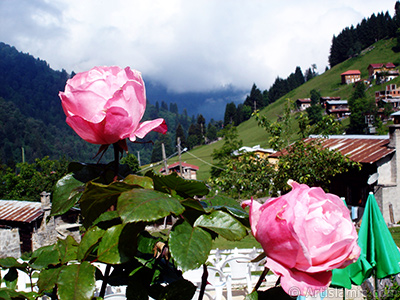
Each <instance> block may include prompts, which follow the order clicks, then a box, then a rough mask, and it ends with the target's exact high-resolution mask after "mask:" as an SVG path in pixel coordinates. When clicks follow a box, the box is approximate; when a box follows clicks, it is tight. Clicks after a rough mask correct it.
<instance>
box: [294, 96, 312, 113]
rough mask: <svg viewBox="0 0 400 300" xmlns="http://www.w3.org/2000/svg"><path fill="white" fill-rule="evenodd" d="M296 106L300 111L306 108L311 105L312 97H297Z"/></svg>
mask: <svg viewBox="0 0 400 300" xmlns="http://www.w3.org/2000/svg"><path fill="white" fill-rule="evenodd" d="M296 106H297V109H298V110H299V111H303V110H306V109H307V108H309V107H310V106H311V99H310V98H303V99H297V100H296Z"/></svg>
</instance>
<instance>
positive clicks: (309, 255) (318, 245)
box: [242, 181, 360, 296]
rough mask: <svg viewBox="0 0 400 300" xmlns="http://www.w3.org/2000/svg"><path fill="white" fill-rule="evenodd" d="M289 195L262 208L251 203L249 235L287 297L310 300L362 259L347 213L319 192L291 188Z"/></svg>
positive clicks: (336, 200) (333, 198) (336, 199)
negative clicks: (335, 273) (308, 297)
mask: <svg viewBox="0 0 400 300" xmlns="http://www.w3.org/2000/svg"><path fill="white" fill-rule="evenodd" d="M289 184H290V185H291V186H292V190H291V191H290V192H289V193H287V194H285V195H283V196H281V197H278V198H271V199H269V200H268V201H267V202H265V203H264V204H263V205H261V204H260V203H258V202H256V201H253V200H250V201H245V202H243V203H242V206H243V207H245V206H250V225H251V231H252V233H253V235H254V237H255V238H256V240H257V241H258V242H259V243H260V244H261V246H262V247H263V249H264V252H265V254H266V255H267V261H266V267H268V268H270V269H271V270H272V271H273V272H274V273H275V274H276V275H280V276H281V286H282V288H283V289H284V290H285V292H286V293H288V294H289V295H291V296H296V295H303V296H304V295H307V294H311V295H314V294H316V293H319V292H322V291H324V290H325V289H326V288H327V287H328V286H329V284H330V281H331V278H332V272H331V270H332V269H337V268H344V267H346V266H347V265H349V264H351V263H353V262H355V261H356V260H357V259H358V257H359V255H360V247H359V246H358V245H357V232H356V230H355V228H354V225H353V223H352V221H351V219H350V213H349V210H348V208H347V207H346V206H345V205H344V203H343V201H342V200H341V199H340V198H339V197H338V196H336V195H333V194H328V193H325V192H324V191H323V190H322V189H321V188H310V187H308V186H307V185H305V184H298V183H297V182H294V181H291V182H290V183H289Z"/></svg>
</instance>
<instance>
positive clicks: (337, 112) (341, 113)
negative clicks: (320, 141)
mask: <svg viewBox="0 0 400 300" xmlns="http://www.w3.org/2000/svg"><path fill="white" fill-rule="evenodd" d="M325 111H326V113H327V114H328V115H334V116H335V117H336V118H338V119H339V118H344V117H347V116H349V115H350V109H349V105H348V103H347V100H329V101H326V102H325Z"/></svg>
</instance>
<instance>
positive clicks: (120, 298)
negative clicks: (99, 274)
mask: <svg viewBox="0 0 400 300" xmlns="http://www.w3.org/2000/svg"><path fill="white" fill-rule="evenodd" d="M106 299H107V300H126V296H125V294H109V295H106V296H104V300H106Z"/></svg>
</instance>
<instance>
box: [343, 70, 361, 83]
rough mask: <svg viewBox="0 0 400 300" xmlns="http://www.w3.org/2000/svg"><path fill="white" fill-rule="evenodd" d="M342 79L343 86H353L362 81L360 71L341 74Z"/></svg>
mask: <svg viewBox="0 0 400 300" xmlns="http://www.w3.org/2000/svg"><path fill="white" fill-rule="evenodd" d="M340 76H341V78H342V84H351V83H354V82H357V81H360V80H361V71H360V70H348V71H346V72H344V73H342V74H340Z"/></svg>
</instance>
